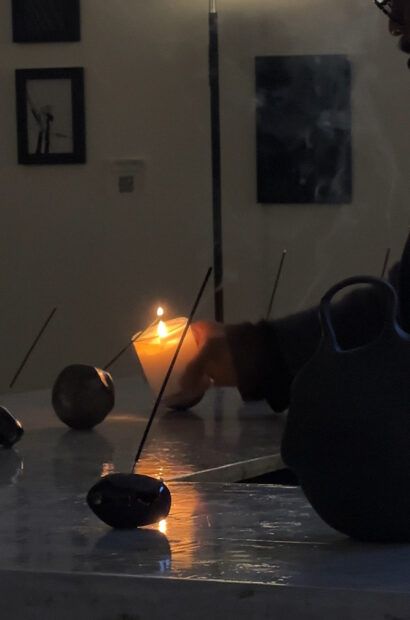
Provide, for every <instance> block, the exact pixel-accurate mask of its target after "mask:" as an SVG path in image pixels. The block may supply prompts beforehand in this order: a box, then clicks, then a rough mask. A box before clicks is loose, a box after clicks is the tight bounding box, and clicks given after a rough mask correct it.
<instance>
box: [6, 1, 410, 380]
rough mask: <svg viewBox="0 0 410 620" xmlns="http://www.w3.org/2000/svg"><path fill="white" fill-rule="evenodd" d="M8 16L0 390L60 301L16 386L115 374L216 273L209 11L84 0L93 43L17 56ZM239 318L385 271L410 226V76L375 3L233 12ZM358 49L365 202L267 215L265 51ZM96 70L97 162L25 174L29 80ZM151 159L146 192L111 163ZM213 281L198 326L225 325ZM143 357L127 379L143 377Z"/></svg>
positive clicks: (229, 121)
mask: <svg viewBox="0 0 410 620" xmlns="http://www.w3.org/2000/svg"><path fill="white" fill-rule="evenodd" d="M10 4H11V2H8V1H7V2H2V3H0V84H1V97H0V118H1V143H2V148H1V150H0V291H1V297H0V319H1V323H0V391H6V390H7V387H8V384H9V382H10V380H11V378H12V376H13V374H14V371H15V370H16V368H17V366H18V364H19V362H20V361H21V359H22V357H23V355H24V353H25V352H26V350H27V348H28V346H29V345H30V343H31V341H32V339H33V338H34V336H35V335H36V333H37V331H38V329H39V328H40V326H41V324H42V322H43V321H44V320H45V318H46V316H47V314H48V313H49V312H50V310H51V309H52V307H54V306H58V312H57V314H56V316H55V319H54V321H53V322H52V323H51V324H50V326H49V328H48V330H47V331H46V333H45V334H44V336H43V338H42V340H41V341H40V343H39V345H38V347H37V348H36V349H35V352H34V353H33V355H32V357H31V358H30V361H29V363H28V364H27V366H26V368H25V369H24V371H23V373H22V374H21V376H20V379H19V381H18V382H17V383H16V387H15V389H16V390H20V389H26V388H29V387H37V386H47V385H51V384H52V382H53V380H54V378H55V377H56V375H57V373H58V372H59V371H60V370H61V369H62V368H63V367H64V366H66V365H67V364H69V363H74V362H79V363H91V364H96V365H100V366H102V365H103V364H104V363H105V362H107V361H108V360H109V359H110V357H112V355H113V354H114V353H115V352H117V350H119V349H120V348H121V347H122V346H123V345H124V344H125V343H126V342H127V341H128V339H129V337H130V336H131V335H132V334H133V333H134V332H135V331H136V330H137V329H139V328H141V327H143V326H145V325H146V324H147V323H148V322H149V321H150V320H151V318H152V312H153V308H154V307H155V305H156V302H157V301H158V300H161V301H162V302H163V303H165V304H168V306H169V308H170V314H186V313H187V312H188V311H189V308H190V306H191V304H192V301H193V297H194V296H195V294H196V291H197V288H198V286H199V284H200V282H201V280H202V277H203V275H204V273H205V271H206V268H207V266H208V265H209V264H210V262H211V261H212V248H211V243H212V235H211V228H212V221H211V183H210V136H209V92H208V81H207V79H208V76H207V11H208V3H207V0H149V2H137V1H136V0H104V1H103V2H102V1H101V0H81V5H82V6H81V14H82V15H81V25H82V40H81V42H79V43H59V44H36V45H31V44H14V43H12V42H11V9H10ZM218 12H219V22H220V55H221V76H220V79H221V120H222V165H223V169H222V174H223V176H222V180H223V230H224V260H225V304H226V318H227V320H230V321H236V320H242V319H246V318H250V319H256V318H258V317H259V316H261V315H262V314H263V312H264V310H265V309H266V305H267V302H268V299H269V295H270V290H269V289H270V286H271V283H272V280H273V277H274V273H275V270H276V268H277V265H278V261H279V258H280V254H281V251H282V248H284V247H286V248H287V249H288V257H287V259H286V263H285V269H284V273H283V280H282V282H281V286H280V289H279V291H278V296H277V300H276V305H275V310H274V312H275V314H276V315H283V314H285V313H287V312H290V311H293V310H298V309H300V308H303V307H305V306H307V305H308V304H311V303H314V302H316V301H317V300H318V299H319V297H320V295H321V294H322V293H323V292H324V291H325V290H326V287H327V286H329V284H331V283H333V282H334V281H335V280H337V279H340V278H342V277H344V276H347V275H351V274H353V273H358V272H367V273H369V272H370V273H378V272H379V271H380V269H381V266H382V263H383V258H384V253H385V250H386V247H387V246H391V247H392V253H393V258H394V257H395V256H397V255H398V254H399V253H400V250H401V246H402V244H403V242H404V239H405V237H406V234H407V228H408V226H409V224H410V221H409V220H410V216H409V213H408V209H407V201H408V196H409V189H410V187H409V178H410V175H409V166H408V161H409V151H408V132H407V129H408V114H407V111H408V106H409V101H410V74H409V72H408V70H407V68H406V66H405V58H404V56H403V55H400V54H399V53H398V52H397V51H396V50H395V43H394V41H392V40H391V39H390V38H389V37H388V35H387V33H386V24H385V20H384V19H383V16H381V15H379V14H378V13H377V11H376V9H375V8H373V6H372V3H371V2H370V1H369V2H368V1H367V0H343V2H340V1H339V0H327V1H325V0H269V1H268V0H252V2H249V1H248V2H245V1H244V0H220V1H219V3H218ZM307 53H318V54H321V53H346V54H348V55H349V56H350V58H351V60H352V62H353V74H354V87H353V125H354V126H353V141H354V200H353V203H352V204H351V205H347V206H329V207H328V206H323V205H317V206H315V205H309V206H308V205H297V206H296V205H286V206H281V205H271V206H267V205H263V206H262V205H258V204H256V198H255V195H256V189H255V185H256V183H255V179H256V169H255V119H254V105H255V104H254V91H253V89H254V73H253V67H254V56H255V55H265V54H266V55H274V54H307ZM63 66H83V67H84V69H85V96H86V125H87V163H86V164H85V165H71V166H44V167H43V166H39V167H36V166H20V165H17V163H16V160H17V148H16V126H15V95H14V70H15V69H17V68H34V67H63ZM121 158H137V159H143V160H144V161H145V166H144V169H143V170H142V171H141V172H140V173H138V175H137V178H136V185H137V187H136V191H135V193H134V194H130V195H128V194H119V193H118V192H117V191H116V180H115V176H114V173H113V170H112V165H111V163H110V162H112V161H113V160H117V159H121ZM212 312H213V299H212V287H211V286H210V287H209V289H208V292H207V295H206V298H205V299H204V301H203V304H202V307H201V310H200V311H199V313H198V316H209V317H212ZM136 368H137V367H136V362H135V358H134V356H133V354H132V353H131V352H130V354H127V355H126V356H124V358H123V359H122V361H121V362H120V363H118V365H117V366H116V367H114V368H113V372H114V376H115V375H116V374H123V373H128V374H129V373H130V372H134V371H136Z"/></svg>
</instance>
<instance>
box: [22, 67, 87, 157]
mask: <svg viewBox="0 0 410 620" xmlns="http://www.w3.org/2000/svg"><path fill="white" fill-rule="evenodd" d="M16 111H17V144H18V162H19V163H20V164H82V163H84V162H85V112H84V71H83V68H82V67H64V68H53V69H17V70H16Z"/></svg>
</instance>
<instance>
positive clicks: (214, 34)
mask: <svg viewBox="0 0 410 620" xmlns="http://www.w3.org/2000/svg"><path fill="white" fill-rule="evenodd" d="M209 8H210V11H209V49H208V51H209V68H208V71H209V89H210V105H211V157H212V218H213V254H214V306H215V320H216V321H220V322H223V320H224V301H223V284H222V282H223V253H222V206H221V203H222V201H221V193H222V192H221V136H220V133H221V131H220V114H219V52H218V14H217V12H216V2H215V1H214V2H212V0H211V2H210V7H209Z"/></svg>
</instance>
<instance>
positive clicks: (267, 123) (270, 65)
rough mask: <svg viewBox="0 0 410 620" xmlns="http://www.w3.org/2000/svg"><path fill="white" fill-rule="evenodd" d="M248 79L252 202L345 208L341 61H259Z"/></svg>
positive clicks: (347, 127) (346, 92) (348, 195)
mask: <svg viewBox="0 0 410 620" xmlns="http://www.w3.org/2000/svg"><path fill="white" fill-rule="evenodd" d="M255 75H256V101H257V108H256V142H257V183H258V187H257V197H258V198H257V199H258V202H259V203H265V204H267V203H280V204H302V203H307V204H312V203H316V204H346V203H350V202H351V200H352V145H351V105H350V83H351V65H350V61H349V59H348V58H347V57H346V56H343V55H309V56H296V55H295V56H259V57H257V58H256V62H255Z"/></svg>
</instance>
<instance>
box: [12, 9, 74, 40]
mask: <svg viewBox="0 0 410 620" xmlns="http://www.w3.org/2000/svg"><path fill="white" fill-rule="evenodd" d="M12 19H13V41H14V42H15V43H47V42H59V41H62V42H63V41H79V40H80V0H12Z"/></svg>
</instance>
